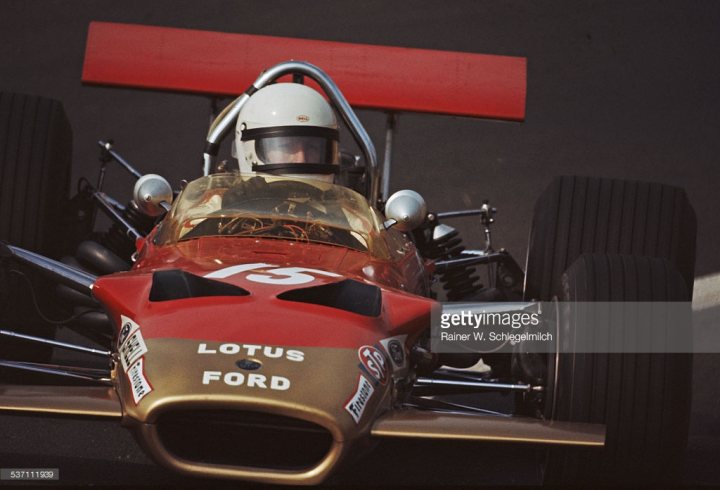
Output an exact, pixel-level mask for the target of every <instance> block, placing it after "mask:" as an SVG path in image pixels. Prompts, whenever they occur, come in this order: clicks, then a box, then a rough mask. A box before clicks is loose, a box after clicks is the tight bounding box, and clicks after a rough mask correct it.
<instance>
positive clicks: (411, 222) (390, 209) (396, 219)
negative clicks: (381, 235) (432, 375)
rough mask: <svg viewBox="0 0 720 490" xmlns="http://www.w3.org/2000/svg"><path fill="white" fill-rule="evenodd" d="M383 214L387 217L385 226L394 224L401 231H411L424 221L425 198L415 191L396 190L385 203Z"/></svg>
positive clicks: (388, 226)
mask: <svg viewBox="0 0 720 490" xmlns="http://www.w3.org/2000/svg"><path fill="white" fill-rule="evenodd" d="M385 216H386V217H387V218H388V221H387V222H386V223H385V227H386V228H390V227H391V226H395V227H396V228H397V229H398V230H400V231H403V232H407V231H412V230H414V229H415V228H417V227H418V226H420V225H421V224H422V223H423V221H425V217H426V216H427V206H426V205H425V199H423V197H422V196H421V195H420V194H418V193H417V192H415V191H411V190H408V189H405V190H402V191H397V192H396V193H394V194H393V195H392V196H390V198H389V199H388V200H387V203H385Z"/></svg>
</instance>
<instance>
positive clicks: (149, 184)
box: [133, 174, 173, 216]
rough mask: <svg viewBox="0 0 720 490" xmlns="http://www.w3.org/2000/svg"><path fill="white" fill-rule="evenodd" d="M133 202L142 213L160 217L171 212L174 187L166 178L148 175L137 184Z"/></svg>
mask: <svg viewBox="0 0 720 490" xmlns="http://www.w3.org/2000/svg"><path fill="white" fill-rule="evenodd" d="M133 200H134V201H135V204H137V207H138V209H140V211H141V212H142V213H144V214H146V215H148V216H160V215H161V214H163V213H164V212H166V211H169V210H170V205H171V204H172V201H173V192H172V187H170V183H169V182H168V181H167V180H166V179H165V177H162V176H160V175H157V174H146V175H143V176H142V177H140V178H139V179H138V180H137V182H135V188H134V189H133Z"/></svg>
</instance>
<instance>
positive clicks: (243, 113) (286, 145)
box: [235, 83, 340, 183]
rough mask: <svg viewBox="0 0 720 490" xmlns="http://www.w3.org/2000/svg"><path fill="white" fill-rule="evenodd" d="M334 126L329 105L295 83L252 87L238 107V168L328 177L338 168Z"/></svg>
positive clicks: (336, 171) (294, 175) (290, 174)
mask: <svg viewBox="0 0 720 490" xmlns="http://www.w3.org/2000/svg"><path fill="white" fill-rule="evenodd" d="M338 139H339V131H338V124H337V119H336V118H335V113H334V112H333V110H332V108H331V107H330V104H328V103H327V101H326V100H325V99H324V98H323V97H322V96H321V95H320V94H319V93H318V92H316V91H315V90H313V89H311V88H310V87H307V86H305V85H302V84H299V83H275V84H273V85H268V86H267V87H263V88H261V89H260V90H258V91H257V92H255V93H254V94H253V95H252V96H251V97H250V99H248V101H247V102H246V103H245V105H244V106H243V107H242V109H241V110H240V114H239V115H238V120H237V126H236V129H235V153H236V155H235V156H236V157H237V159H238V161H239V164H240V171H241V172H243V173H248V172H264V173H272V174H277V175H285V176H292V177H304V178H312V179H317V180H323V181H325V182H330V183H332V182H333V178H334V175H335V174H336V173H338V171H339V168H340V167H339V163H340V157H339V151H338Z"/></svg>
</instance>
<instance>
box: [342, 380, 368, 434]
mask: <svg viewBox="0 0 720 490" xmlns="http://www.w3.org/2000/svg"><path fill="white" fill-rule="evenodd" d="M374 392H375V388H373V385H372V383H371V382H370V381H368V379H367V378H366V377H365V376H363V375H362V374H361V375H360V376H358V385H357V389H356V390H355V394H354V395H353V396H352V397H350V400H348V402H347V403H346V404H345V410H347V412H348V413H349V414H350V416H351V417H352V418H353V420H354V421H355V423H356V424H359V423H360V419H361V418H362V415H363V412H365V407H367V403H368V400H370V397H371V396H372V394H373V393H374Z"/></svg>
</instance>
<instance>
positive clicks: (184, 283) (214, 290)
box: [150, 269, 250, 301]
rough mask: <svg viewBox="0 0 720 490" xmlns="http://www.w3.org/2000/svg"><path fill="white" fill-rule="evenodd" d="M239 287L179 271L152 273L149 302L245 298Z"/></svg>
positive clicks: (244, 291)
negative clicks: (207, 298)
mask: <svg viewBox="0 0 720 490" xmlns="http://www.w3.org/2000/svg"><path fill="white" fill-rule="evenodd" d="M249 294H250V293H249V292H248V291H246V290H244V289H243V288H241V287H238V286H233V285H232V284H227V283H225V282H220V281H214V280H212V279H206V278H204V277H200V276H196V275H194V274H190V273H189V272H185V271H183V270H180V269H171V270H165V271H156V272H153V283H152V288H151V289H150V301H171V300H174V299H187V298H201V297H203V296H247V295H249Z"/></svg>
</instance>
